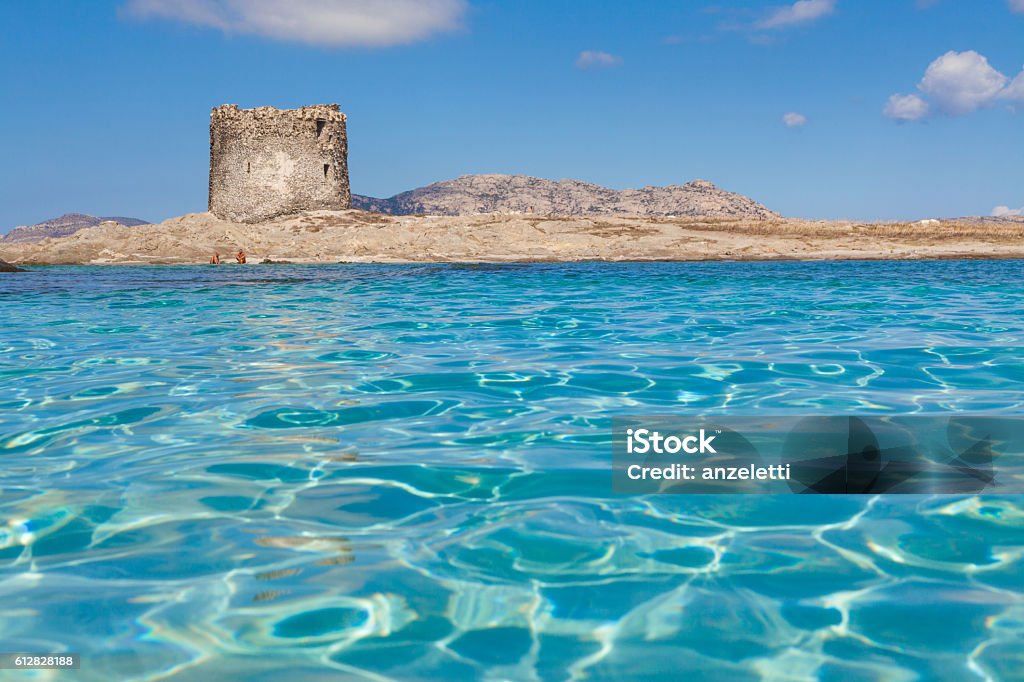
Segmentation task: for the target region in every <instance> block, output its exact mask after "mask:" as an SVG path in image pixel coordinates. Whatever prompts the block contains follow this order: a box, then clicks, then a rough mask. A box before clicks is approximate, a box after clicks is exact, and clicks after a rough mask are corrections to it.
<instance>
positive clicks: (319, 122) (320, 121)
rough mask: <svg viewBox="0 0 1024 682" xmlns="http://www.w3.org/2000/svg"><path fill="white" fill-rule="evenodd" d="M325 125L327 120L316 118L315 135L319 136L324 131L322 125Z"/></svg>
mask: <svg viewBox="0 0 1024 682" xmlns="http://www.w3.org/2000/svg"><path fill="white" fill-rule="evenodd" d="M325 125H327V121H325V120H324V119H322V118H318V119H317V120H316V136H317V137H320V133H322V132H323V131H324V126H325Z"/></svg>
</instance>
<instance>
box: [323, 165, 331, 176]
mask: <svg viewBox="0 0 1024 682" xmlns="http://www.w3.org/2000/svg"><path fill="white" fill-rule="evenodd" d="M329 170H331V165H330V164H328V163H325V164H324V180H326V179H327V171H329Z"/></svg>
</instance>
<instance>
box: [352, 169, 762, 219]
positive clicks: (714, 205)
mask: <svg viewBox="0 0 1024 682" xmlns="http://www.w3.org/2000/svg"><path fill="white" fill-rule="evenodd" d="M352 208H358V209H362V210H364V211H373V212H376V213H388V214H391V215H418V214H426V215H447V216H457V215H476V214H480V213H523V214H530V213H535V214H537V215H547V216H577V215H635V216H648V217H666V218H714V219H726V220H777V219H779V218H780V217H781V216H780V215H779V214H778V213H775V212H774V211H771V210H769V209H767V208H765V207H764V206H762V205H761V204H759V203H757V202H756V201H754V200H753V199H748V198H747V197H745V196H743V195H742V194H736V193H734V192H727V191H725V190H723V189H719V188H718V187H715V186H714V185H712V184H711V183H710V182H706V181H704V180H694V181H692V182H688V183H686V184H685V185H668V186H665V187H642V188H640V189H624V190H614V189H609V188H607V187H601V186H600V185H594V184H591V183H589V182H580V181H579V180H558V181H555V180H545V179H543V178H533V177H529V176H527V175H464V176H462V177H460V178H455V179H454V180H445V181H444V182H435V183H434V184H432V185H427V186H426V187H420V188H417V189H414V190H410V191H408V192H402V193H401V194H396V195H395V196H393V197H390V198H388V199H375V198H373V197H366V196H361V195H358V194H353V195H352Z"/></svg>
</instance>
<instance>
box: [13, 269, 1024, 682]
mask: <svg viewBox="0 0 1024 682" xmlns="http://www.w3.org/2000/svg"><path fill="white" fill-rule="evenodd" d="M1022 281H1024V263H1022V262H1018V261H1005V262H954V261H949V262H930V263H882V262H879V263H835V264H828V263H817V264H812V263H778V264H758V263H718V264H685V263H684V264H651V265H640V264H624V265H613V264H592V265H587V264H575V265H529V266H420V265H417V266H370V265H358V266H351V265H350V266H247V267H245V268H240V267H235V266H221V267H220V268H213V267H139V268H114V267H109V268H88V267H56V268H45V269H42V268H41V269H38V270H37V271H36V272H33V273H30V274H26V275H17V276H13V275H12V276H7V277H4V278H3V280H0V286H2V287H3V288H2V289H0V318H2V319H3V325H2V327H0V427H2V428H0V457H2V463H3V467H2V468H0V484H2V486H3V492H2V495H0V518H2V521H3V524H2V526H0V642H3V645H2V647H0V648H2V649H3V650H6V651H19V650H31V651H49V650H54V651H57V650H67V651H78V652H81V653H82V654H83V659H84V662H83V668H82V670H80V671H78V672H77V673H70V672H61V673H55V674H54V675H52V679H94V680H110V679H133V680H153V679H176V680H177V679H181V680H212V679H226V680H243V679H244V680H247V681H253V680H263V679H281V678H284V677H287V678H289V679H308V680H316V679H338V677H339V675H340V676H342V677H344V676H349V677H352V678H355V679H359V678H360V677H365V678H367V679H403V680H405V679H430V678H436V679H513V680H531V679H536V680H540V679H543V680H548V679H588V680H621V679H641V678H643V679H681V678H689V679H702V678H706V679H730V680H744V679H759V678H768V679H787V680H803V679H806V680H817V679H821V680H851V679H852V680H862V679H863V680H912V679H918V678H925V679H940V680H947V679H948V680H963V679H979V680H983V679H993V680H1003V679H1006V680H1009V679H1024V673H1022V671H1024V637H1022V635H1024V570H1022V563H1021V556H1022V554H1024V503H1022V501H1021V499H1020V498H1019V497H1015V496H1004V497H997V496H984V497H909V498H906V497H903V498H901V497H848V498H837V497H820V498H807V497H795V496H789V497H783V496H780V497H768V496H746V497H744V496H733V497H724V496H723V497H710V496H699V497H697V496H693V497H688V496H657V497H647V498H639V497H623V496H613V495H611V493H610V480H609V475H608V465H609V462H610V433H609V429H610V422H611V417H612V416H613V415H626V414H700V413H704V414H709V413H715V414H762V413H767V412H775V413H794V414H817V413H821V414H843V413H858V414H884V413H912V412H927V413H936V412H946V411H964V412H974V413H989V414H1021V413H1022V411H1024V410H1022V408H1024V382H1022V379H1024V285H1022ZM22 678H23V676H21V677H18V678H17V679H22ZM38 679H50V677H48V676H47V675H46V674H40V675H38Z"/></svg>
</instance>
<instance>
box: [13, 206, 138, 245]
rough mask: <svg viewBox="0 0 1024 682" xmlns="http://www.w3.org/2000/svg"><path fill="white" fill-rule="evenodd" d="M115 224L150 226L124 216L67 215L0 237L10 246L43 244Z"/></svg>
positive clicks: (21, 228) (21, 227)
mask: <svg viewBox="0 0 1024 682" xmlns="http://www.w3.org/2000/svg"><path fill="white" fill-rule="evenodd" d="M105 222H113V223H118V224H120V225H124V226H126V227H135V226H136V225H148V223H147V222H146V221H145V220H139V219H138V218H125V217H124V216H106V217H96V216H91V215H85V214H84V213H65V214H64V215H62V216H61V217H59V218H51V219H50V220H44V221H43V222H41V223H36V224H35V225H21V226H18V227H16V228H14V229H13V230H11V231H10V232H8V233H7V234H6V235H4V236H2V237H0V241H4V242H7V243H9V244H26V243H32V242H41V241H43V240H44V239H47V238H57V237H67V236H68V235H72V234H74V233H75V232H78V231H79V230H84V229H85V228H87V227H96V226H97V225H99V224H100V223H105Z"/></svg>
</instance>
